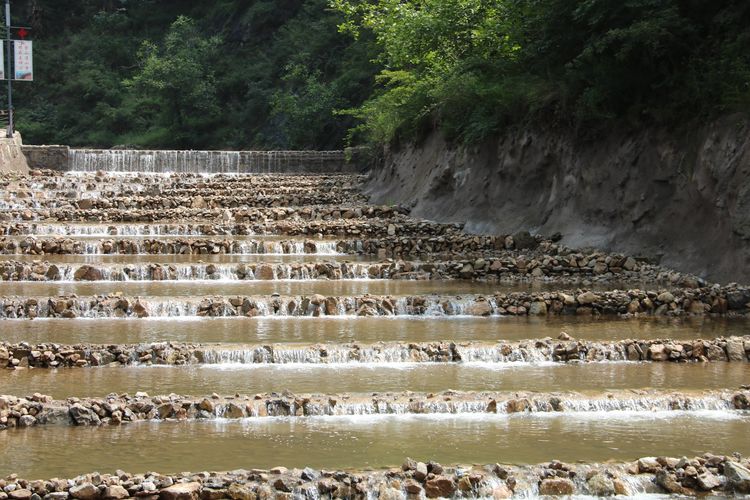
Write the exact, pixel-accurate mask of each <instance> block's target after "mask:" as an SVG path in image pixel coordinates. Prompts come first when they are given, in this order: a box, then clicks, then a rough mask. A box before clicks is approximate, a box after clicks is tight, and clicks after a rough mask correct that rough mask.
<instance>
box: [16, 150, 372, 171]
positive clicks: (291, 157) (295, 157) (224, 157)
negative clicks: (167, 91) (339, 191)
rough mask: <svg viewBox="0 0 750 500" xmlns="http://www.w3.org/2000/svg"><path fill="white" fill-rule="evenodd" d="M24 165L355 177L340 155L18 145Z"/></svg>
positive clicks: (350, 164)
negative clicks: (342, 174) (325, 173)
mask: <svg viewBox="0 0 750 500" xmlns="http://www.w3.org/2000/svg"><path fill="white" fill-rule="evenodd" d="M22 149H23V153H24V155H25V156H26V159H27V161H28V164H29V167H30V168H32V169H51V170H58V171H71V170H75V171H85V172H96V171H98V170H102V171H106V172H179V173H318V172H342V173H343V172H348V173H355V172H358V171H359V170H360V168H359V167H358V166H357V165H356V164H355V163H354V162H351V161H347V156H348V155H347V154H346V153H345V152H344V151H175V150H131V149H74V148H70V147H68V146H23V148H22Z"/></svg>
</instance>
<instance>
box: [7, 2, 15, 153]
mask: <svg viewBox="0 0 750 500" xmlns="http://www.w3.org/2000/svg"><path fill="white" fill-rule="evenodd" d="M5 26H6V31H5V36H6V40H7V43H8V64H7V65H8V73H7V74H6V75H5V77H6V78H7V79H8V132H7V134H6V137H8V139H12V138H13V77H12V75H11V74H10V72H11V69H12V68H11V61H10V58H11V57H12V56H13V54H12V52H13V48H12V46H11V41H10V0H5Z"/></svg>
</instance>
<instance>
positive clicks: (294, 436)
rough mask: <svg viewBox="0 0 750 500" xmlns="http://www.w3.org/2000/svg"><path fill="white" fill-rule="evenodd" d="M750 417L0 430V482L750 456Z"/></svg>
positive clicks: (311, 421) (400, 419) (428, 419)
mask: <svg viewBox="0 0 750 500" xmlns="http://www.w3.org/2000/svg"><path fill="white" fill-rule="evenodd" d="M749 432H750V417H748V416H744V415H737V414H727V413H725V412H706V413H701V414H699V415H692V414H691V415H685V414H682V415H680V414H679V413H678V414H671V415H663V414H650V413H647V412H644V413H634V414H629V415H620V416H616V415H613V414H609V413H602V414H596V413H594V414H591V415H585V416H570V415H566V416H556V415H552V416H548V415H545V416H529V415H512V416H504V415H478V416H476V415H474V416H437V417H436V416H386V417H382V416H377V417H345V418H331V417H323V418H307V419H289V418H271V419H256V420H246V421H241V422H231V423H229V422H216V421H204V422H180V423H158V424H156V423H139V424H132V425H127V426H122V427H101V428H76V427H60V428H59V429H56V430H55V431H54V432H51V431H50V430H49V429H43V428H29V429H18V430H14V431H12V432H4V433H1V434H0V447H2V449H3V453H2V455H0V475H6V474H8V473H10V472H17V473H19V474H20V475H21V476H22V477H26V478H29V479H32V478H50V477H71V476H74V475H75V474H77V473H79V472H80V471H94V470H96V471H99V472H110V473H111V472H114V471H115V470H116V469H123V470H127V471H130V472H146V471H150V470H158V471H160V472H163V473H167V472H179V471H183V470H191V471H202V470H232V469H237V468H246V469H249V468H270V467H273V466H276V465H280V464H283V465H284V466H287V467H304V466H311V467H314V468H366V467H385V466H397V465H399V464H400V463H401V462H402V461H403V460H404V458H405V457H407V456H409V457H412V458H414V459H416V460H425V461H427V460H429V459H434V458H438V459H439V460H440V461H441V462H442V463H443V464H453V463H493V462H506V463H516V464H531V463H540V462H545V461H549V459H550V457H551V456H553V457H555V458H557V459H559V460H562V461H576V460H587V461H604V460H610V459H616V460H633V459H635V458H638V457H641V456H646V455H667V456H678V457H679V456H683V455H686V456H694V455H696V454H699V453H702V452H704V451H705V450H706V449H711V450H712V451H713V452H715V453H720V454H729V453H731V452H734V451H737V452H740V453H742V454H747V453H750V440H748V439H747V435H748V433H749Z"/></svg>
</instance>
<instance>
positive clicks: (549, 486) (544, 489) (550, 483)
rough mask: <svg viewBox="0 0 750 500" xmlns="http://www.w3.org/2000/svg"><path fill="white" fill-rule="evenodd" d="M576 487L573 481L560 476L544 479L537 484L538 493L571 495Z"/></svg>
mask: <svg viewBox="0 0 750 500" xmlns="http://www.w3.org/2000/svg"><path fill="white" fill-rule="evenodd" d="M575 489H576V487H575V484H573V481H571V480H570V479H565V478H562V477H555V478H548V479H544V480H543V481H542V482H541V484H539V494H540V495H552V496H559V495H572V494H573V492H574V491H575Z"/></svg>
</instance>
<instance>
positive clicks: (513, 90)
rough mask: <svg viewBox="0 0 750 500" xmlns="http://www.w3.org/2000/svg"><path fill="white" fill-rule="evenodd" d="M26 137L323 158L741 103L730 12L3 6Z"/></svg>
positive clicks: (744, 94)
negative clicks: (334, 152) (27, 47)
mask: <svg viewBox="0 0 750 500" xmlns="http://www.w3.org/2000/svg"><path fill="white" fill-rule="evenodd" d="M13 9H14V16H15V17H16V20H17V22H22V23H23V22H25V23H26V24H29V25H31V26H32V27H33V38H34V40H35V42H36V43H35V69H36V75H35V76H36V81H35V82H33V83H30V84H29V83H18V84H16V89H17V99H16V107H17V119H18V128H19V129H20V130H21V131H22V132H23V133H24V135H25V138H26V140H27V141H28V142H46V143H66V144H72V145H89V146H102V147H110V146H114V145H129V146H140V147H160V148H236V149H239V148H316V149H325V148H338V147H341V146H342V145H343V144H344V142H345V140H346V139H345V138H346V136H347V131H349V134H350V140H353V141H354V142H362V141H369V142H381V143H382V142H388V141H392V140H394V139H398V138H404V139H413V138H415V137H419V135H420V134H422V133H424V132H426V131H430V130H434V129H435V128H439V129H441V130H442V131H443V132H444V133H446V134H447V135H448V136H449V137H450V138H453V139H456V140H461V141H463V142H473V141H477V140H481V139H482V138H485V137H487V136H490V135H492V134H494V133H496V132H497V131H499V130H500V129H501V128H502V127H504V126H506V125H507V124H511V123H517V122H519V121H521V120H525V121H526V120H537V121H543V122H545V123H548V122H555V123H560V124H563V125H566V126H580V125H586V126H587V128H590V127H595V126H602V125H605V126H609V125H610V124H612V123H614V122H616V123H618V124H631V125H634V126H641V125H643V124H648V123H666V124H671V123H678V122H682V121H683V120H685V119H689V118H695V117H705V116H710V115H712V114H717V113H725V112H732V111H735V110H747V109H748V108H749V107H750V2H747V1H746V0H734V1H731V0H711V1H709V0H575V1H568V0H247V1H244V0H216V1H213V2H206V1H197V0H16V1H14V2H13Z"/></svg>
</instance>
